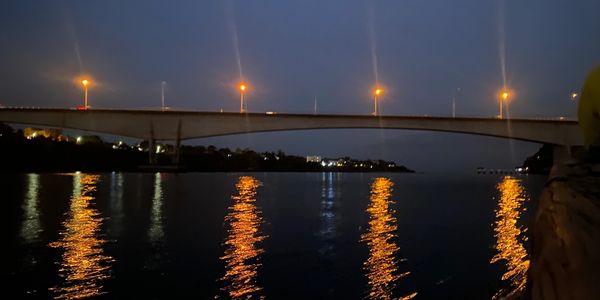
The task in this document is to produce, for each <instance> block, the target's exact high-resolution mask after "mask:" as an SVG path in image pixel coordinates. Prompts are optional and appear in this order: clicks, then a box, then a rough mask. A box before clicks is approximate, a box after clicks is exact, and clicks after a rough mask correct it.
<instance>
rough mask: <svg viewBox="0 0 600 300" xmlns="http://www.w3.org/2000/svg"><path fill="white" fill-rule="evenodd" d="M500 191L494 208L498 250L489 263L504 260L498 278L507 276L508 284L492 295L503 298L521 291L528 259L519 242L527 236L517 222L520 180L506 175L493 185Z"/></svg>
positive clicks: (519, 205) (522, 199) (523, 197)
mask: <svg viewBox="0 0 600 300" xmlns="http://www.w3.org/2000/svg"><path fill="white" fill-rule="evenodd" d="M497 188H498V191H500V199H499V201H498V209H497V210H496V223H495V226H494V231H495V232H496V234H495V236H496V250H497V251H498V253H497V254H496V255H495V256H494V257H493V258H492V260H491V262H490V263H495V262H498V261H505V262H506V269H507V270H506V272H505V273H504V275H503V276H502V280H510V287H509V288H506V289H501V290H500V291H498V292H497V293H496V294H495V295H494V297H493V299H497V298H503V297H505V296H508V295H515V294H519V293H521V292H523V290H524V289H525V284H526V283H527V270H528V269H529V259H528V255H527V250H526V249H525V247H524V246H523V243H524V242H526V241H527V237H526V236H524V235H523V233H524V232H525V230H526V229H522V227H521V226H520V225H519V224H518V221H519V218H520V216H521V212H522V211H523V210H524V208H522V205H523V202H524V201H525V199H526V198H525V193H524V189H523V185H522V184H521V180H519V179H516V178H514V177H511V176H506V177H504V178H503V179H502V182H500V183H499V184H498V186H497Z"/></svg>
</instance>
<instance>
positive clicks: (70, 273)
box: [50, 173, 114, 299]
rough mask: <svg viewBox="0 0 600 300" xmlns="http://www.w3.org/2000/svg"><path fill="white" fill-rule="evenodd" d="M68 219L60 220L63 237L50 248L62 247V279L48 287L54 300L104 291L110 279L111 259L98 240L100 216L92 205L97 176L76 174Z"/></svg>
mask: <svg viewBox="0 0 600 300" xmlns="http://www.w3.org/2000/svg"><path fill="white" fill-rule="evenodd" d="M73 179H74V182H73V196H72V197H71V207H70V212H69V216H68V219H67V220H66V221H65V222H63V226H64V230H63V231H62V232H61V236H62V238H61V239H60V240H59V241H57V242H53V243H50V247H53V248H58V249H62V250H63V251H64V252H63V255H62V261H61V262H60V269H59V275H60V276H61V277H62V278H63V279H64V281H63V283H62V284H60V285H59V286H57V287H53V288H50V290H51V291H53V292H54V299H77V298H87V297H93V296H98V295H102V294H106V292H105V291H103V281H104V280H106V279H109V278H111V275H110V268H111V265H112V263H113V262H114V259H113V258H112V257H110V256H107V255H105V254H104V250H103V249H102V246H103V245H104V244H105V243H106V240H103V239H100V238H99V234H100V230H101V229H100V227H101V225H102V221H103V218H102V217H101V216H100V213H99V212H98V211H97V210H96V209H94V208H93V207H92V202H93V201H94V195H93V193H94V192H95V190H96V185H97V183H98V181H99V179H100V176H98V175H84V174H81V173H76V174H75V175H74V178H73Z"/></svg>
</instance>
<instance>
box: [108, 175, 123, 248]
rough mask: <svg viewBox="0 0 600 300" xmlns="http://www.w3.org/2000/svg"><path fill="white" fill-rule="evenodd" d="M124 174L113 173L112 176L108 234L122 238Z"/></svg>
mask: <svg viewBox="0 0 600 300" xmlns="http://www.w3.org/2000/svg"><path fill="white" fill-rule="evenodd" d="M123 182H124V179H123V173H116V172H112V173H111V175H110V220H109V222H108V233H109V234H110V235H111V236H115V237H120V236H121V231H122V229H123V219H124V217H125V215H124V213H123V194H124V192H125V191H124V189H123Z"/></svg>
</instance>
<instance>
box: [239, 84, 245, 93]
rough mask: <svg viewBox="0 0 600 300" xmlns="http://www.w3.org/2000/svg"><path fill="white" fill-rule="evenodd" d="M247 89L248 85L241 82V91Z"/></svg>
mask: <svg viewBox="0 0 600 300" xmlns="http://www.w3.org/2000/svg"><path fill="white" fill-rule="evenodd" d="M245 90H246V85H245V84H243V83H242V84H240V91H242V92H243V91H245Z"/></svg>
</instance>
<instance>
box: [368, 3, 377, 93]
mask: <svg viewBox="0 0 600 300" xmlns="http://www.w3.org/2000/svg"><path fill="white" fill-rule="evenodd" d="M367 26H368V30H369V42H370V46H371V64H372V65H373V77H374V78H375V86H377V87H379V62H378V60H377V35H376V33H375V8H374V7H373V3H372V2H371V1H369V7H368V19H367Z"/></svg>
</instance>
